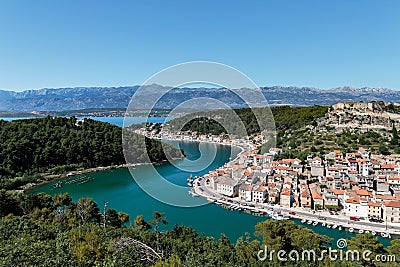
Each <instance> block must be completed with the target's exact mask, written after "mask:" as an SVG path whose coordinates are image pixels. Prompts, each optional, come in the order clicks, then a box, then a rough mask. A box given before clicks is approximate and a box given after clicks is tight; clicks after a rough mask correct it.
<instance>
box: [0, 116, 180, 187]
mask: <svg viewBox="0 0 400 267" xmlns="http://www.w3.org/2000/svg"><path fill="white" fill-rule="evenodd" d="M129 134H130V136H131V138H130V141H129V142H128V143H127V147H128V149H130V150H131V151H135V153H134V155H136V156H137V158H134V159H132V160H131V161H130V163H137V162H142V160H144V159H145V157H144V156H143V155H144V154H145V153H144V146H143V144H144V142H143V143H139V140H141V138H142V137H140V136H138V135H136V134H135V133H129ZM121 140H122V129H121V128H120V127H117V126H114V125H111V124H109V123H104V122H99V121H94V120H90V119H86V120H85V121H84V122H82V121H77V119H76V118H74V117H72V118H61V117H56V118H52V117H46V118H38V119H28V120H16V121H12V122H6V121H0V188H7V189H14V188H17V187H19V186H21V185H24V184H26V183H28V182H37V181H40V180H41V179H43V178H42V177H43V176H44V175H45V174H65V173H66V172H67V171H71V170H77V169H83V168H94V167H99V166H113V165H120V164H123V163H125V159H124V155H123V150H122V142H121ZM146 147H147V150H148V152H149V156H150V160H151V161H152V162H159V161H161V160H164V159H166V157H165V155H164V153H163V150H162V145H161V143H160V142H159V141H156V140H150V139H147V138H146ZM169 149H170V151H171V152H170V153H171V154H173V155H176V156H177V157H178V156H179V155H180V151H179V150H177V149H174V148H169Z"/></svg>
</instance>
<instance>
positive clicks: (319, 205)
mask: <svg viewBox="0 0 400 267" xmlns="http://www.w3.org/2000/svg"><path fill="white" fill-rule="evenodd" d="M311 198H312V207H313V209H314V210H320V209H323V208H324V198H323V197H322V195H321V194H320V193H318V192H317V191H316V190H311Z"/></svg>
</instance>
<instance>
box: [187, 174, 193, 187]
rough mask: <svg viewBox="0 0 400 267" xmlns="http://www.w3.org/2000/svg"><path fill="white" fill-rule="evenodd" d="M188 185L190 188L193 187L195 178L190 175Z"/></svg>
mask: <svg viewBox="0 0 400 267" xmlns="http://www.w3.org/2000/svg"><path fill="white" fill-rule="evenodd" d="M187 184H188V186H190V187H192V186H193V177H192V175H190V177H189V178H188V179H187Z"/></svg>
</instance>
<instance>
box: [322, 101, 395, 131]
mask: <svg viewBox="0 0 400 267" xmlns="http://www.w3.org/2000/svg"><path fill="white" fill-rule="evenodd" d="M399 110H400V106H398V105H393V104H392V103H389V102H383V101H378V102H369V103H364V102H341V103H337V104H334V105H332V106H331V107H330V109H329V112H328V113H327V114H326V116H325V119H323V120H322V121H321V123H320V124H323V125H329V126H331V127H334V128H336V129H362V130H373V129H390V128H392V126H393V125H394V126H396V127H400V114H399V112H398V111H399Z"/></svg>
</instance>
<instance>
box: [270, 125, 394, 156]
mask: <svg viewBox="0 0 400 267" xmlns="http://www.w3.org/2000/svg"><path fill="white" fill-rule="evenodd" d="M392 136H394V138H393V137H392ZM397 143H398V137H397V131H396V129H395V128H394V129H392V131H390V132H389V131H387V130H385V129H381V130H375V131H372V130H371V131H367V132H360V131H349V130H345V131H342V132H336V131H335V130H334V129H331V127H315V128H314V127H308V128H301V129H294V130H287V131H281V132H279V133H278V135H277V141H276V144H277V146H278V147H281V148H283V149H284V150H285V153H284V154H280V155H278V156H276V159H281V158H296V157H297V158H299V159H301V160H304V159H305V158H306V157H307V155H314V156H319V157H323V156H324V155H326V154H328V153H330V152H332V151H333V150H340V151H342V152H343V153H346V152H354V151H357V150H358V148H359V147H364V148H365V149H368V150H370V151H371V152H372V153H377V154H383V155H388V154H391V153H400V148H399V146H398V144H397ZM396 144H397V145H396ZM289 148H290V149H289Z"/></svg>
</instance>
